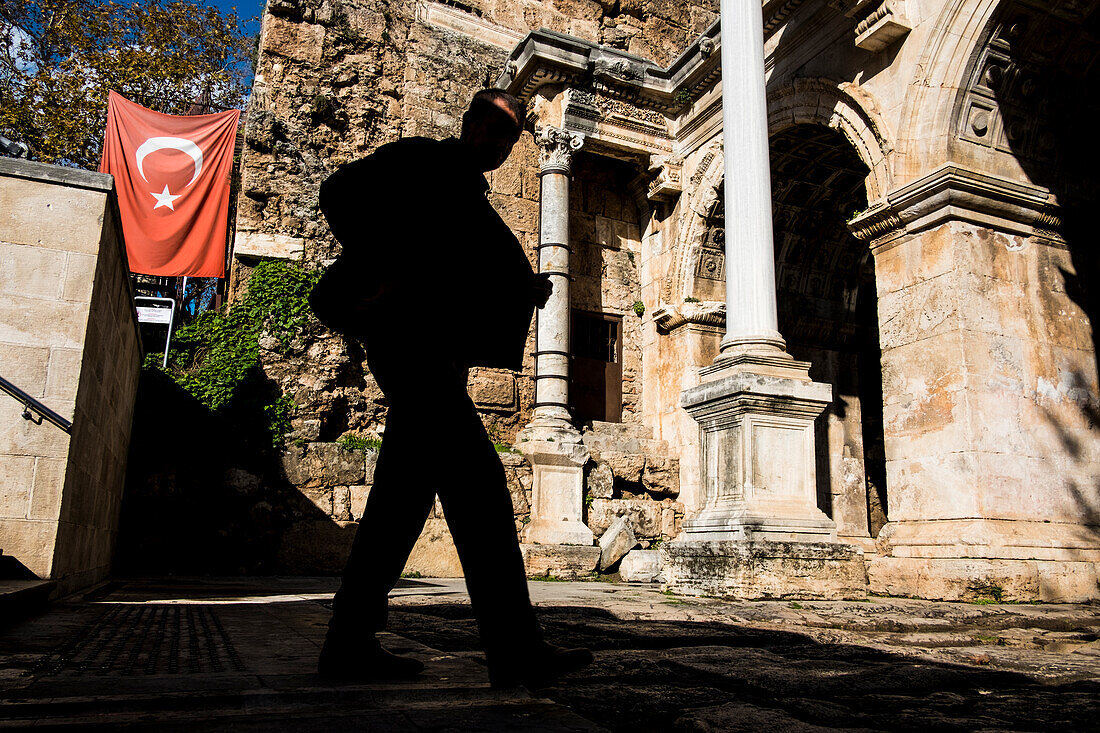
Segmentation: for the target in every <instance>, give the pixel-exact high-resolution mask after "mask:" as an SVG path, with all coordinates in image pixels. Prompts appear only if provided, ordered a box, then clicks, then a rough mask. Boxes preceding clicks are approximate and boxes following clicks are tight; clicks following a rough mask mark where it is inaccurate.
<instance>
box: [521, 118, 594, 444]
mask: <svg viewBox="0 0 1100 733" xmlns="http://www.w3.org/2000/svg"><path fill="white" fill-rule="evenodd" d="M537 142H538V145H539V175H540V179H541V180H540V182H541V191H540V194H539V272H540V273H544V274H548V275H549V276H550V283H551V284H552V285H553V286H554V290H553V292H552V293H551V295H550V299H549V300H548V301H546V306H545V307H544V308H542V309H541V310H539V311H538V314H537V316H536V319H537V324H538V325H537V331H536V342H535V416H534V420H533V421H532V423H531V424H532V425H538V426H544V427H556V428H565V429H570V428H572V427H573V423H572V420H571V419H570V416H569V321H570V313H569V173H570V168H571V166H572V163H573V154H574V153H575V152H576V151H577V150H579V149H580V147H581V145H583V144H584V138H583V137H582V136H581V135H579V134H576V133H572V132H567V131H565V130H562V129H559V128H557V127H544V128H542V129H540V130H539V131H538V136H537Z"/></svg>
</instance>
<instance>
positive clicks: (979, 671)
mask: <svg viewBox="0 0 1100 733" xmlns="http://www.w3.org/2000/svg"><path fill="white" fill-rule="evenodd" d="M335 586H336V583H335V581H334V580H333V579H329V578H244V579H241V578H233V579H224V578H221V579H219V578H205V579H160V580H123V581H118V582H115V583H112V584H110V585H108V586H106V587H104V588H102V589H100V590H99V591H97V592H95V593H93V594H91V595H90V596H87V597H84V598H72V599H68V600H67V601H64V602H59V603H55V604H54V605H53V606H52V607H51V608H50V609H49V610H48V611H47V612H45V613H43V614H41V615H39V616H37V617H35V618H31V619H28V620H26V621H23V622H21V623H19V624H16V625H14V626H10V627H8V628H6V629H3V630H2V631H0V729H3V728H9V729H18V728H28V727H32V726H33V728H34V729H35V730H53V729H62V728H63V729H65V730H74V729H79V730H148V731H184V730H186V731H213V730H242V731H246V730H247V731H326V732H329V733H331V732H332V731H342V730H372V731H373V730H380V731H422V730H433V731H496V730H515V731H520V730H522V731H592V730H600V729H607V730H615V731H620V730H621V731H631V732H633V731H658V730H686V731H695V730H703V731H706V730H715V731H738V730H758V729H760V728H762V727H767V728H771V729H775V730H783V731H787V730H789V731H820V730H836V729H844V730H922V731H923V730H1036V731H1040V730H1042V731H1047V730H1086V729H1087V730H1095V729H1096V726H1097V724H1096V722H1095V718H1096V716H1097V713H1098V712H1100V702H1098V701H1100V641H1098V639H1100V606H1096V605H1034V606H1032V605H1008V604H1004V605H974V604H957V603H929V602H923V601H912V600H907V599H897V598H870V599H869V600H867V601H866V602H850V601H844V602H822V601H801V602H797V603H796V602H746V601H720V600H716V599H696V598H682V597H677V596H671V595H665V594H662V593H660V592H659V591H658V590H657V589H656V588H655V587H654V586H645V585H639V584H626V583H621V584H612V583H599V582H585V583H562V582H532V583H531V590H532V596H533V598H534V599H535V601H536V603H537V604H538V605H539V606H540V614H541V617H542V619H543V622H544V626H545V628H546V633H547V637H548V638H549V639H550V640H551V641H554V642H556V643H561V644H583V645H587V646H590V647H591V648H592V649H593V650H594V651H595V654H596V661H595V663H594V664H593V665H592V666H591V667H590V668H588V669H586V670H584V671H582V672H580V673H577V674H574V675H572V676H570V677H569V678H566V679H564V680H562V681H561V682H560V683H559V684H558V685H556V686H554V687H552V688H549V689H547V690H544V691H541V692H540V693H538V695H534V696H533V695H528V694H526V693H523V692H518V691H507V692H501V691H493V690H490V689H489V687H488V684H487V678H486V674H485V668H484V665H483V663H482V661H481V655H480V654H479V653H478V652H477V633H476V625H475V623H474V621H473V617H472V615H471V613H470V607H469V604H468V599H467V597H466V595H465V588H464V585H463V583H462V581H461V580H436V579H416V580H413V579H410V580H405V581H402V584H401V586H400V587H399V588H398V589H397V590H396V591H395V592H394V604H393V605H394V612H393V614H392V618H391V629H392V632H393V633H392V634H390V635H387V639H386V641H385V643H386V644H387V646H389V647H390V648H392V649H394V650H395V651H401V652H404V653H409V654H412V655H415V656H417V657H418V658H420V659H422V660H423V661H424V662H425V663H426V664H427V665H428V666H427V671H426V672H425V674H424V675H422V677H421V678H420V679H419V680H417V681H416V682H413V683H407V684H354V685H333V684H327V683H325V682H323V681H322V680H320V679H319V678H317V677H316V675H315V674H314V667H315V664H316V657H317V653H318V651H319V647H320V642H321V639H322V637H323V634H324V626H325V623H326V622H327V619H328V603H329V601H330V599H331V597H332V592H333V591H334V590H335Z"/></svg>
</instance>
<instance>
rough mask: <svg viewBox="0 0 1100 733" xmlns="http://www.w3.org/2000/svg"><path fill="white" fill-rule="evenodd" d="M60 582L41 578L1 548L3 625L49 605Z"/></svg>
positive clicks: (0, 619) (0, 610) (0, 624)
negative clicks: (51, 595)
mask: <svg viewBox="0 0 1100 733" xmlns="http://www.w3.org/2000/svg"><path fill="white" fill-rule="evenodd" d="M56 585H57V584H56V583H54V582H53V581H52V580H41V579H39V578H38V577H36V576H35V575H34V573H32V572H30V571H29V570H27V569H26V568H25V567H23V564H22V563H20V562H19V561H18V560H16V559H15V558H14V557H12V556H11V555H5V554H4V551H3V550H2V549H0V628H3V627H5V626H7V625H9V624H11V623H14V622H16V621H18V620H20V619H22V618H26V617H27V616H31V615H33V614H35V613H37V612H38V611H41V610H42V609H43V608H45V607H46V604H47V603H48V602H49V599H50V593H52V592H53V589H54V587H55V586H56Z"/></svg>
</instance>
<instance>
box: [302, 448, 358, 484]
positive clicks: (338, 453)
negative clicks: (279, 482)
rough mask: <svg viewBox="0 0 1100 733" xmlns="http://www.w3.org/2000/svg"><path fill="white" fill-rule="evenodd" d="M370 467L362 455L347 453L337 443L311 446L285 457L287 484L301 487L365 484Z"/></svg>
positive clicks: (354, 452)
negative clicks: (288, 482)
mask: <svg viewBox="0 0 1100 733" xmlns="http://www.w3.org/2000/svg"><path fill="white" fill-rule="evenodd" d="M366 464H367V459H366V456H365V455H364V454H363V452H362V451H354V450H352V451H349V450H344V449H343V448H341V447H340V446H338V445H337V444H336V443H309V444H308V445H306V446H305V447H304V448H294V447H292V448H290V449H288V450H287V452H286V453H285V454H284V455H283V470H284V471H285V472H286V477H287V480H288V481H290V483H292V484H294V485H295V486H299V487H307V486H308V487H319V486H339V485H345V486H349V485H352V484H362V483H365V480H366Z"/></svg>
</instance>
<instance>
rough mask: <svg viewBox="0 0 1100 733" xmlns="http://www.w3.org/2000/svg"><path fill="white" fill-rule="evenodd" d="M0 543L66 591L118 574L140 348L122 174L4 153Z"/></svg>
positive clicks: (0, 184)
mask: <svg viewBox="0 0 1100 733" xmlns="http://www.w3.org/2000/svg"><path fill="white" fill-rule="evenodd" d="M0 209H2V210H3V211H4V212H5V215H4V217H3V218H2V220H0V375H2V376H4V377H5V378H7V379H8V381H10V382H12V383H14V384H15V385H16V386H18V387H20V388H21V389H23V390H24V391H26V392H27V393H29V394H30V395H31V396H32V397H34V398H36V399H38V400H40V401H41V402H43V403H44V404H45V405H46V406H47V407H49V408H50V409H52V410H54V411H55V412H57V413H59V414H60V415H61V416H62V417H64V418H65V419H68V420H71V421H72V423H73V425H72V432H71V435H70V434H66V433H65V432H63V431H62V430H61V429H59V428H58V427H56V426H54V425H52V424H50V423H48V422H43V423H42V424H35V423H34V422H32V421H28V420H24V419H23V418H22V416H21V413H22V409H23V408H22V405H20V404H19V403H17V402H16V401H15V400H13V399H10V398H9V397H8V396H7V395H0V548H2V549H3V551H4V554H5V555H9V556H12V557H14V558H15V559H16V560H18V561H19V562H20V563H22V564H23V565H25V566H26V567H27V568H29V569H30V570H31V571H33V572H34V573H35V574H37V575H38V576H40V577H43V578H51V579H54V580H57V581H58V587H57V592H58V593H66V592H71V591H72V590H74V589H77V588H80V587H84V586H87V585H90V584H92V583H94V582H96V581H98V580H100V579H102V578H103V577H105V576H106V575H107V573H108V571H109V570H110V567H111V559H112V553H113V552H114V548H115V540H116V536H117V532H118V515H119V506H120V502H121V498H122V487H123V482H124V474H125V469H126V454H127V447H128V445H129V441H130V426H131V417H132V413H133V405H134V398H135V393H136V390H137V374H138V369H139V366H140V360H141V347H140V340H139V336H138V331H137V316H136V313H135V311H134V306H133V293H132V291H131V288H130V279H129V270H128V268H127V266H126V254H125V250H124V248H123V242H122V236H121V229H120V225H119V219H118V212H117V205H116V203H115V200H114V193H113V182H112V180H111V178H110V176H105V175H101V174H98V173H88V172H85V171H76V170H71V169H66V168H57V167H54V166H46V165H40V164H36V163H27V162H24V161H14V160H9V159H0Z"/></svg>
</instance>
